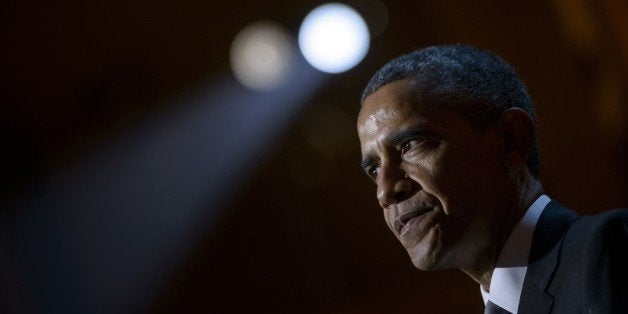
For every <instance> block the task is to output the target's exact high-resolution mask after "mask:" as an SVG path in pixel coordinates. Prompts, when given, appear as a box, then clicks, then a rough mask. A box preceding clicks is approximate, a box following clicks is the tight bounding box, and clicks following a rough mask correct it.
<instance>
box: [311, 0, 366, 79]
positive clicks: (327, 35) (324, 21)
mask: <svg viewBox="0 0 628 314" xmlns="http://www.w3.org/2000/svg"><path fill="white" fill-rule="evenodd" d="M369 40H370V36H369V31H368V27H367V26H366V23H365V22H364V19H362V17H361V16H360V14H358V13H357V12H356V11H355V10H353V9H352V8H351V7H349V6H347V5H344V4H340V3H328V4H324V5H321V6H319V7H317V8H315V9H314V10H313V11H312V12H310V13H309V14H308V15H307V16H306V17H305V20H303V24H301V29H300V30H299V47H300V48H301V52H302V53H303V56H304V57H305V59H306V60H307V61H308V62H309V63H310V64H311V65H312V66H313V67H315V68H317V69H319V70H321V71H323V72H328V73H340V72H344V71H347V70H349V69H351V68H352V67H354V66H355V65H356V64H358V63H359V62H360V61H362V59H363V58H364V56H365V55H366V52H367V51H368V48H369Z"/></svg>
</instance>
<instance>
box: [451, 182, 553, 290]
mask: <svg viewBox="0 0 628 314" xmlns="http://www.w3.org/2000/svg"><path fill="white" fill-rule="evenodd" d="M517 181H518V182H517V192H516V194H515V201H514V202H513V205H512V207H511V208H510V210H508V211H507V213H508V214H507V215H504V217H502V219H501V220H500V221H498V223H499V224H500V225H501V226H504V227H503V228H500V229H499V230H497V234H496V237H495V239H497V241H496V242H495V243H494V246H493V247H491V249H490V250H489V251H488V252H487V254H486V255H485V256H483V257H481V258H480V259H482V261H478V263H477V264H476V265H475V266H476V267H475V269H463V270H462V271H464V272H465V273H466V274H467V275H469V276H470V277H471V278H473V280H475V281H476V282H477V283H479V284H480V285H481V286H482V288H483V289H484V290H486V291H490V284H491V278H492V276H493V270H494V269H495V265H496V263H497V259H498V258H499V253H500V252H501V249H502V247H503V246H504V244H505V243H506V240H507V239H508V237H509V236H510V234H511V233H512V231H513V229H514V228H515V226H516V225H517V224H518V223H519V221H520V220H521V218H523V215H525V213H526V211H527V210H528V208H529V207H530V206H531V205H532V203H533V202H534V201H535V200H536V199H537V198H539V196H541V195H542V194H543V187H542V186H541V183H539V181H537V180H536V179H535V178H534V177H533V176H532V175H530V174H529V173H528V172H527V171H526V175H525V176H523V178H520V179H519V180H517Z"/></svg>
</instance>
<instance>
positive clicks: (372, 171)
mask: <svg viewBox="0 0 628 314" xmlns="http://www.w3.org/2000/svg"><path fill="white" fill-rule="evenodd" d="M379 169H380V167H379V165H373V166H371V167H368V168H366V174H367V175H368V176H369V177H371V179H373V180H375V178H377V176H378V175H379Z"/></svg>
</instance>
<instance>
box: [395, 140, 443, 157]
mask: <svg viewBox="0 0 628 314" xmlns="http://www.w3.org/2000/svg"><path fill="white" fill-rule="evenodd" d="M438 144H439V142H438V141H435V140H429V139H413V140H408V141H406V142H404V143H403V144H402V145H401V147H400V148H399V149H400V150H401V155H406V154H408V153H415V152H416V153H426V152H428V151H430V150H431V149H434V148H436V147H437V146H438Z"/></svg>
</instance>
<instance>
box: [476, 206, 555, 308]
mask: <svg viewBox="0 0 628 314" xmlns="http://www.w3.org/2000/svg"><path fill="white" fill-rule="evenodd" d="M549 202H550V198H549V197H548V196H547V195H541V196H540V197H539V198H538V199H537V200H536V201H534V203H532V205H530V208H528V210H527V211H526V213H525V214H524V215H523V218H521V221H519V223H518V224H517V225H516V226H515V229H513V231H512V233H511V234H510V236H509V237H508V239H507V240H506V243H505V244H504V247H503V248H502V250H501V252H500V253H499V257H498V259H497V264H496V265H495V269H494V270H493V276H492V277H491V284H490V292H487V291H485V290H484V289H483V288H481V287H480V291H481V292H482V299H484V304H486V303H487V302H488V301H489V300H490V301H491V302H493V303H495V304H496V305H498V306H500V307H502V308H503V309H505V310H507V311H509V312H511V313H517V309H518V308H519V299H520V297H521V289H522V288H523V279H524V278H525V275H526V270H527V269H528V267H527V264H528V256H529V255H530V246H531V245H532V236H533V235H534V227H536V223H537V222H538V220H539V217H540V216H541V213H542V212H543V209H545V206H547V204H548V203H549Z"/></svg>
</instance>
